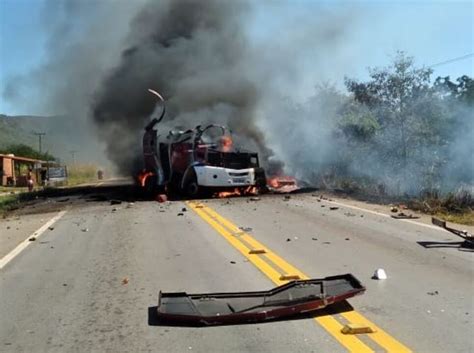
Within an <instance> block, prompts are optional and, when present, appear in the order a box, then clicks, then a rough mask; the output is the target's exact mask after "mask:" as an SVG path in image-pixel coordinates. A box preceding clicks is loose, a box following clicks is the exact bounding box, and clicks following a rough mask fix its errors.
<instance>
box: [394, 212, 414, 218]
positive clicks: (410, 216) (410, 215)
mask: <svg viewBox="0 0 474 353" xmlns="http://www.w3.org/2000/svg"><path fill="white" fill-rule="evenodd" d="M392 218H395V219H418V218H420V216H415V215H412V214H406V213H404V212H399V213H398V214H396V215H392Z"/></svg>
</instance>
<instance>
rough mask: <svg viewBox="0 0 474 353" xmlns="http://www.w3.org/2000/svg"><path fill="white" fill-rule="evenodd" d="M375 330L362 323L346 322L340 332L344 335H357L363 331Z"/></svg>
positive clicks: (372, 331)
mask: <svg viewBox="0 0 474 353" xmlns="http://www.w3.org/2000/svg"><path fill="white" fill-rule="evenodd" d="M374 332H375V330H374V329H372V328H371V327H370V326H367V325H364V324H346V325H344V327H343V328H342V329H341V333H343V334H345V335H357V334H363V333H374Z"/></svg>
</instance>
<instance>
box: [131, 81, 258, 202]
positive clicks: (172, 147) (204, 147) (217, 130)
mask: <svg viewBox="0 0 474 353" xmlns="http://www.w3.org/2000/svg"><path fill="white" fill-rule="evenodd" d="M149 91H150V92H151V93H152V94H154V95H155V96H157V97H158V98H159V99H160V101H161V103H162V106H163V108H162V111H161V115H160V117H159V118H153V119H152V120H151V121H150V122H149V123H148V124H147V126H146V127H145V134H144V136H143V156H144V162H145V168H144V169H143V170H142V171H141V172H140V174H139V176H138V182H139V184H140V185H141V186H142V187H143V188H144V189H145V190H146V192H147V193H148V194H154V193H157V192H167V193H169V192H178V193H183V194H185V195H187V196H190V197H199V196H206V195H212V194H214V193H219V192H238V193H240V194H245V193H247V192H254V191H255V190H258V189H265V188H266V177H265V171H264V169H263V168H261V167H260V164H259V158H258V154H257V153H255V152H251V151H246V150H244V149H241V148H239V147H237V146H235V145H234V142H233V139H232V136H231V133H230V131H229V130H228V129H227V128H226V127H224V126H220V125H215V124H211V125H208V126H204V127H203V126H196V127H195V128H193V129H189V130H181V129H175V130H171V131H169V132H168V133H167V134H165V135H159V134H158V130H157V129H155V126H156V125H157V124H159V123H160V122H161V120H162V119H163V117H164V115H165V111H166V107H165V104H164V99H163V98H162V97H161V95H160V94H159V93H158V92H156V91H153V90H149Z"/></svg>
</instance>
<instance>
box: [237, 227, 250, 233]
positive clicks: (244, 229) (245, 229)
mask: <svg viewBox="0 0 474 353" xmlns="http://www.w3.org/2000/svg"><path fill="white" fill-rule="evenodd" d="M239 229H240V230H241V231H242V232H245V233H247V232H251V231H252V230H253V229H252V228H250V227H239Z"/></svg>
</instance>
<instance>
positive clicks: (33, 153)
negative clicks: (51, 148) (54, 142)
mask: <svg viewBox="0 0 474 353" xmlns="http://www.w3.org/2000/svg"><path fill="white" fill-rule="evenodd" d="M0 153H2V154H10V153H11V154H14V155H15V156H18V157H27V158H33V159H40V160H44V161H53V160H56V157H54V156H53V155H51V154H49V153H48V152H41V153H40V152H38V151H37V150H35V149H34V148H32V147H31V146H28V145H25V144H14V145H9V146H7V147H6V148H3V149H0Z"/></svg>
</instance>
